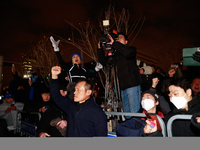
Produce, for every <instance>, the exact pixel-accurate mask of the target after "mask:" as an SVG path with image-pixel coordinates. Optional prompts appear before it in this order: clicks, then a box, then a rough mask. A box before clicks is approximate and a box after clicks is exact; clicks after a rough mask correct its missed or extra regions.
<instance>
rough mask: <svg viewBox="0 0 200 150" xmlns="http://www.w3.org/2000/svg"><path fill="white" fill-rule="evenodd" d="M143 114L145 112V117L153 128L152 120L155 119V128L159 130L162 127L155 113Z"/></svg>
mask: <svg viewBox="0 0 200 150" xmlns="http://www.w3.org/2000/svg"><path fill="white" fill-rule="evenodd" d="M145 114H146V118H147V119H148V120H149V121H150V123H151V125H150V126H151V127H152V128H153V127H154V126H155V124H154V122H153V120H156V124H157V129H158V130H160V131H161V130H162V129H161V126H160V123H159V121H158V118H157V115H156V114H153V113H145Z"/></svg>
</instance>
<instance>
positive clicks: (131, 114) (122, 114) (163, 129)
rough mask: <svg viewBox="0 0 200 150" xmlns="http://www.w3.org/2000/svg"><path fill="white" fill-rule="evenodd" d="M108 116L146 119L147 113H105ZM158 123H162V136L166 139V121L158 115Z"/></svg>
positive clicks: (109, 132)
mask: <svg viewBox="0 0 200 150" xmlns="http://www.w3.org/2000/svg"><path fill="white" fill-rule="evenodd" d="M105 114H106V115H116V116H133V117H141V118H144V117H146V115H145V113H125V112H109V111H105ZM157 118H158V121H159V123H160V126H161V128H162V134H163V137H166V136H167V135H166V126H165V123H164V121H163V120H162V118H161V117H160V116H158V115H157ZM108 134H113V135H116V132H111V131H108Z"/></svg>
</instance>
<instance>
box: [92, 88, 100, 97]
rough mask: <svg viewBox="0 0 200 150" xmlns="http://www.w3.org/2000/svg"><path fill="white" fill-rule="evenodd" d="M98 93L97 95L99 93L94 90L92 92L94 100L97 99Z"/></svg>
mask: <svg viewBox="0 0 200 150" xmlns="http://www.w3.org/2000/svg"><path fill="white" fill-rule="evenodd" d="M98 93H99V92H98V91H97V90H96V89H94V91H93V95H94V97H95V98H97V97H98Z"/></svg>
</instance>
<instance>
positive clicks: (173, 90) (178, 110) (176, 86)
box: [165, 78, 200, 136]
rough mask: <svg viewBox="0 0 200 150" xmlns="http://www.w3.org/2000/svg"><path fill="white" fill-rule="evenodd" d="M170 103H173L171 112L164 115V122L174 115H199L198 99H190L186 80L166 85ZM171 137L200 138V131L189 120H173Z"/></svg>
mask: <svg viewBox="0 0 200 150" xmlns="http://www.w3.org/2000/svg"><path fill="white" fill-rule="evenodd" d="M166 89H167V92H168V93H169V98H170V102H171V103H173V106H174V107H173V108H172V111H170V112H169V113H168V114H167V115H166V117H165V118H166V122H167V121H168V120H169V119H170V118H171V117H172V116H174V115H178V114H182V115H185V114H186V115H187V114H189V115H193V114H196V113H200V97H199V96H195V97H192V90H191V87H190V84H189V82H188V81H187V80H186V79H183V78H178V79H174V80H171V81H170V82H168V83H167V85H166ZM172 134H173V136H200V131H199V130H198V129H197V128H196V127H195V126H194V125H193V124H192V123H191V121H190V120H175V121H174V122H173V124H172Z"/></svg>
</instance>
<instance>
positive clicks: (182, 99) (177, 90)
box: [166, 78, 192, 109]
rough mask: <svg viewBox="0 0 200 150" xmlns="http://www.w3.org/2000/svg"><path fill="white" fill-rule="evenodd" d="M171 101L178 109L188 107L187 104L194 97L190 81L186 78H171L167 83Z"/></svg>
mask: <svg viewBox="0 0 200 150" xmlns="http://www.w3.org/2000/svg"><path fill="white" fill-rule="evenodd" d="M166 91H167V93H168V96H169V98H170V101H171V102H172V103H173V104H174V105H175V106H176V108H177V109H186V104H187V103H188V102H189V101H190V100H191V99H192V90H191V88H190V84H189V81H187V80H186V79H184V78H177V79H174V80H171V81H169V82H168V83H167V85H166Z"/></svg>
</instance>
